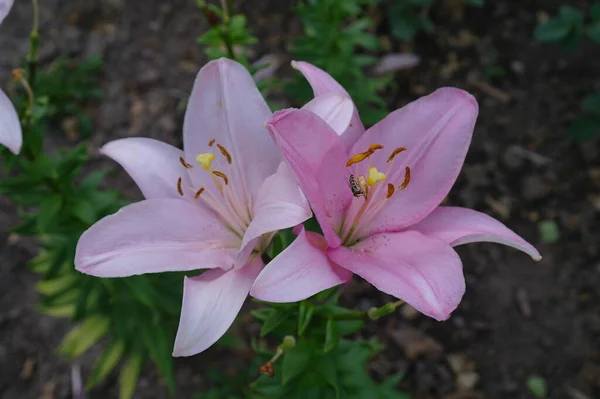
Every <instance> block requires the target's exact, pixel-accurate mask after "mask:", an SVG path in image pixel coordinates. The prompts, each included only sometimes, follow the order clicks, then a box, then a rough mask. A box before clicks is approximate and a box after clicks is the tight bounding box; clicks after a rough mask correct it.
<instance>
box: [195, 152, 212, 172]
mask: <svg viewBox="0 0 600 399" xmlns="http://www.w3.org/2000/svg"><path fill="white" fill-rule="evenodd" d="M214 159H215V154H212V153H210V152H207V153H204V154H198V155H196V162H198V164H200V166H202V168H203V169H204V170H210V169H211V165H212V162H213V160H214Z"/></svg>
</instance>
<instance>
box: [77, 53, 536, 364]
mask: <svg viewBox="0 0 600 399" xmlns="http://www.w3.org/2000/svg"><path fill="white" fill-rule="evenodd" d="M294 66H295V67H296V68H297V69H299V70H300V71H301V72H302V73H303V74H304V76H305V77H306V78H307V80H308V81H309V83H310V84H311V86H312V88H313V91H314V95H315V98H314V99H313V100H312V101H311V102H309V103H308V104H306V105H305V106H304V107H303V108H302V109H300V110H294V109H292V110H285V111H281V112H278V113H276V114H275V115H272V114H271V111H270V110H269V108H268V106H267V104H266V103H265V101H264V99H263V98H262V96H261V95H260V93H259V91H258V89H257V88H256V86H255V84H254V82H253V80H252V77H251V76H250V74H249V73H248V72H247V71H246V70H245V69H244V67H242V66H241V65H240V64H238V63H236V62H234V61H231V60H226V59H221V60H217V61H212V62H210V63H208V64H207V65H206V66H205V67H204V68H202V70H201V71H200V72H199V74H198V77H197V79H196V82H195V84H194V88H193V90H192V94H191V97H190V100H189V103H188V108H187V111H186V115H185V119H184V126H183V134H184V151H181V150H179V149H177V148H175V147H172V146H170V145H168V144H165V143H162V142H159V141H156V140H152V139H143V138H128V139H121V140H117V141H114V142H111V143H108V144H106V145H105V146H104V147H103V148H102V150H101V151H102V152H103V153H104V154H106V155H108V156H109V157H111V158H113V159H114V160H115V161H117V162H118V163H120V164H121V165H122V166H123V167H124V168H125V170H126V171H127V172H128V173H129V174H130V175H131V177H132V178H133V179H134V180H135V182H136V183H137V185H138V186H139V188H140V189H141V191H142V193H143V194H144V196H145V197H146V200H144V201H141V202H138V203H135V204H132V205H129V206H126V207H124V208H123V209H121V210H120V211H119V212H117V213H116V214H114V215H111V216H108V217H106V218H104V219H102V220H101V221H99V222H98V223H96V224H95V225H94V226H92V227H91V228H90V229H89V230H88V231H86V232H85V233H84V234H83V235H82V237H81V239H80V241H79V244H78V247H77V253H76V258H75V265H76V267H77V269H78V270H80V271H81V272H83V273H88V274H92V275H96V276H100V277H122V276H129V275H135V274H142V273H150V272H165V271H175V270H178V271H191V270H196V269H208V270H207V271H205V272H203V273H202V274H200V275H198V276H195V277H189V278H186V279H185V282H184V298H183V305H182V313H181V319H180V325H179V330H178V332H177V337H176V340H175V348H174V352H173V354H174V355H175V356H187V355H193V354H196V353H199V352H201V351H203V350H204V349H206V348H208V347H209V346H210V345H212V344H213V343H214V342H215V341H216V340H217V339H219V338H220V337H221V336H222V335H223V334H224V333H225V331H226V330H227V329H228V328H229V326H230V325H231V323H232V322H233V320H234V319H235V317H236V315H237V313H238V312H239V310H240V308H241V306H242V304H243V302H244V300H245V298H246V296H247V295H248V293H250V294H251V295H252V296H254V297H256V298H259V299H263V300H268V301H273V302H288V301H298V300H301V299H304V298H307V297H309V296H311V295H313V294H315V293H317V292H319V291H321V290H323V289H326V288H330V287H333V286H335V285H338V284H341V283H344V282H347V281H349V280H350V278H351V277H352V275H353V274H358V275H360V276H362V277H363V278H365V279H366V280H368V281H370V282H371V283H373V284H374V285H375V286H376V287H377V288H379V289H380V290H382V291H385V292H388V293H390V294H392V295H394V296H397V297H398V298H401V299H404V300H406V301H407V302H408V303H410V304H412V305H413V306H415V307H416V308H417V309H419V310H420V311H422V312H423V313H425V314H427V315H430V316H432V317H434V318H437V319H445V318H447V317H448V316H449V314H450V312H451V311H452V310H453V309H454V308H456V306H457V305H458V303H459V301H460V299H461V297H462V295H463V293H464V288H465V287H464V277H463V274H462V268H461V263H460V259H459V258H458V256H457V255H456V253H455V252H454V250H453V249H452V246H453V245H458V244H461V243H466V242H473V241H495V242H501V243H504V244H507V245H511V246H514V247H517V248H519V249H521V250H524V251H525V252H527V253H529V254H530V255H531V256H533V257H534V258H539V254H538V253H537V251H536V250H535V249H534V248H533V247H532V246H531V245H529V244H528V243H526V242H525V241H524V240H522V239H521V238H520V237H518V236H517V235H516V234H514V233H513V232H511V231H510V230H509V229H508V228H506V227H505V226H504V225H502V224H501V223H500V222H497V221H495V220H494V219H492V218H490V217H488V216H486V215H484V214H481V213H478V212H475V211H471V210H467V209H462V208H445V207H438V205H439V203H440V202H441V200H442V199H443V198H444V196H445V195H446V194H447V193H448V191H449V189H450V187H451V186H452V184H453V182H454V180H455V179H456V176H457V174H458V172H459V170H460V168H461V165H462V162H463V160H464V156H465V154H466V151H467V148H468V145H469V142H470V138H471V134H472V131H473V126H474V124H475V118H476V116H477V105H476V102H475V101H474V99H473V98H472V97H471V96H470V95H468V94H467V93H465V92H463V91H460V90H457V89H441V90H438V91H436V92H435V93H434V94H432V95H430V96H428V97H424V98H422V99H420V100H417V101H416V102H414V103H412V104H409V105H408V106H406V107H405V108H402V109H401V110H398V111H396V112H394V113H392V114H390V115H389V116H388V117H387V118H386V119H384V120H383V121H381V122H380V123H378V124H377V125H375V126H374V127H372V128H371V129H369V130H367V131H366V132H365V129H364V127H363V125H362V123H361V121H360V118H359V116H358V112H357V111H356V109H355V108H354V105H353V104H352V101H351V100H350V98H349V96H348V94H347V93H346V91H345V90H344V89H343V88H342V87H341V86H340V85H339V84H338V83H337V82H335V80H333V78H331V77H330V76H329V75H328V74H326V73H325V72H323V71H321V70H320V69H318V68H316V67H314V66H312V65H310V64H307V63H303V62H297V63H295V64H294ZM265 126H266V128H267V129H265ZM267 130H268V131H269V132H270V135H271V137H269V133H268V132H267ZM281 155H283V157H282V156H281ZM282 161H285V162H282ZM307 200H308V201H307ZM309 204H310V207H309ZM311 207H312V210H313V211H314V213H315V216H316V218H317V221H318V222H319V224H320V225H321V228H322V231H323V235H320V234H317V233H314V232H308V231H304V230H303V228H302V225H301V223H302V222H303V221H305V220H307V219H308V218H309V217H310V216H311V211H310V208H311ZM294 226H296V228H295V231H296V232H297V234H298V236H297V238H296V240H295V241H294V242H293V243H292V244H291V245H290V246H289V247H288V248H287V249H285V250H284V251H283V252H282V253H281V254H280V255H279V256H277V257H276V258H275V259H274V260H273V261H271V262H269V263H268V264H267V265H266V266H265V264H264V262H263V261H262V258H261V254H262V253H263V251H264V250H265V249H266V248H267V247H268V245H269V244H270V241H271V239H272V237H273V236H274V234H276V233H277V231H278V230H280V229H284V228H288V227H294Z"/></svg>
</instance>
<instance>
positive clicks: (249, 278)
mask: <svg viewBox="0 0 600 399" xmlns="http://www.w3.org/2000/svg"><path fill="white" fill-rule="evenodd" d="M262 266H263V262H262V261H261V260H260V257H257V258H256V259H254V260H253V261H252V262H251V263H249V264H247V265H246V266H244V267H243V268H241V269H231V270H228V271H224V270H221V269H213V270H208V271H206V272H204V273H202V274H201V275H199V276H197V277H191V278H187V277H186V279H185V282H184V285H183V305H182V307H181V319H180V320H179V329H178V330H177V337H176V338H175V348H174V349H173V356H192V355H195V354H197V353H200V352H202V351H203V350H205V349H207V348H208V347H209V346H211V345H212V344H214V343H215V342H216V341H217V340H218V339H219V338H221V337H222V336H223V334H225V332H226V331H227V329H228V328H229V327H230V326H231V324H232V323H233V321H234V320H235V317H236V316H237V314H238V313H239V311H240V309H241V307H242V305H243V304H244V301H245V300H246V297H247V296H248V291H250V287H251V286H252V283H253V282H254V279H255V278H256V276H257V275H258V273H259V272H260V270H261V268H262Z"/></svg>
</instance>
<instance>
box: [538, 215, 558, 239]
mask: <svg viewBox="0 0 600 399" xmlns="http://www.w3.org/2000/svg"><path fill="white" fill-rule="evenodd" d="M538 229H539V232H540V240H542V242H543V243H544V244H554V243H555V242H557V241H558V239H559V238H560V230H559V228H558V224H557V223H556V222H555V221H554V220H543V221H541V222H539V223H538Z"/></svg>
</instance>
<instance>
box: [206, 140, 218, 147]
mask: <svg viewBox="0 0 600 399" xmlns="http://www.w3.org/2000/svg"><path fill="white" fill-rule="evenodd" d="M215 141H217V139H212V140H211V141H209V142H208V146H209V147H212V146H213V144H214V143H215Z"/></svg>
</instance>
